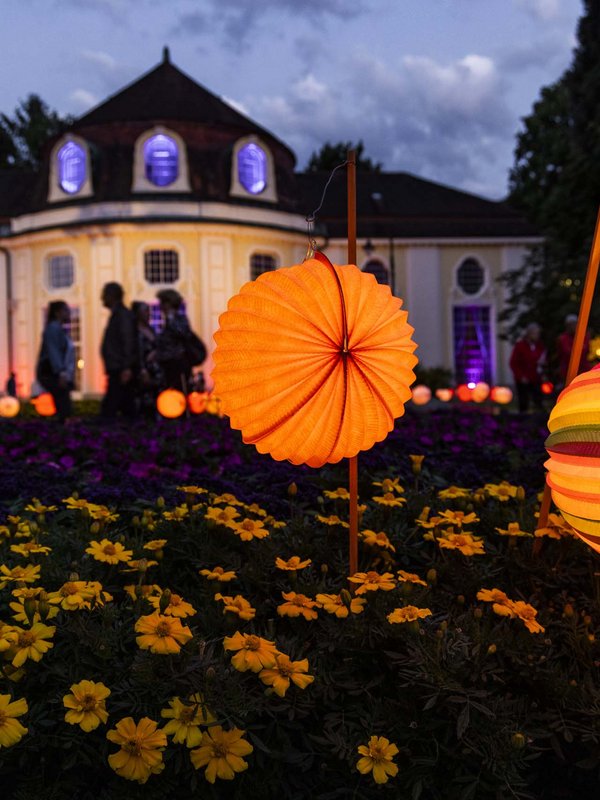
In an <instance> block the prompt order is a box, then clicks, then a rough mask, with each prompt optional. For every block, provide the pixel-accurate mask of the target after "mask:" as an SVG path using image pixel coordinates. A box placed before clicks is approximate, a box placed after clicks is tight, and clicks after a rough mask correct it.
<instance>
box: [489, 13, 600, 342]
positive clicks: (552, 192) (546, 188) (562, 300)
mask: <svg viewBox="0 0 600 800" xmlns="http://www.w3.org/2000/svg"><path fill="white" fill-rule="evenodd" d="M577 41H578V43H577V47H576V49H575V51H574V54H573V61H572V64H571V66H570V67H569V69H568V70H567V71H566V72H565V73H564V74H563V75H562V77H561V78H560V79H559V80H558V81H557V82H556V83H554V84H552V85H551V86H547V87H545V88H543V89H542V91H541V94H540V98H539V100H538V101H537V102H536V103H535V105H534V107H533V110H532V113H531V114H530V115H529V116H528V117H526V118H525V119H524V120H523V129H522V130H521V131H520V133H519V134H518V136H517V143H516V148H515V160H514V165H513V168H512V170H511V173H510V192H511V194H510V199H511V202H512V204H513V205H514V206H515V207H516V208H518V209H519V210H520V211H522V212H523V213H524V214H525V216H526V217H527V218H528V219H529V220H530V221H531V222H533V223H534V224H535V225H536V227H537V228H538V230H539V232H540V235H541V236H543V237H544V239H545V244H544V245H543V246H539V247H536V248H534V249H533V250H532V251H531V253H530V254H529V257H528V259H527V260H526V262H525V264H524V266H523V267H522V268H521V269H519V270H513V271H512V272H509V273H507V274H506V275H505V277H504V278H503V280H504V282H505V284H506V287H507V290H508V303H507V307H506V309H505V311H504V312H503V313H502V314H501V316H500V321H501V322H503V323H505V335H506V336H508V337H510V338H514V337H515V335H516V334H517V332H518V331H519V330H521V329H522V327H523V326H524V325H525V324H526V323H527V322H529V321H532V320H536V321H538V322H540V323H541V324H542V326H543V328H544V330H545V334H546V338H547V341H548V344H550V345H551V346H552V345H553V343H554V341H555V338H556V335H557V334H558V332H559V331H560V330H561V329H562V327H563V322H564V317H565V315H566V314H568V313H577V311H578V309H579V303H580V298H581V290H582V288H583V282H584V278H585V271H586V266H587V262H588V257H589V251H590V246H591V238H592V235H593V231H594V226H595V221H596V214H597V211H598V205H599V202H600V0H584V15H583V17H582V18H581V19H580V21H579V25H578V31H577ZM596 305H597V304H596ZM591 324H592V326H593V327H594V328H597V327H598V326H599V325H600V310H598V309H597V308H596V309H594V308H593V309H592V319H591Z"/></svg>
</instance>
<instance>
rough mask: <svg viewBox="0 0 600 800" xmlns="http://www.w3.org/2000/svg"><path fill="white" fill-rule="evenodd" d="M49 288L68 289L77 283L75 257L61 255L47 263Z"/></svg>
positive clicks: (51, 257)
mask: <svg viewBox="0 0 600 800" xmlns="http://www.w3.org/2000/svg"><path fill="white" fill-rule="evenodd" d="M46 267H47V279H48V288H50V289H67V288H68V287H69V286H72V285H73V283H74V282H75V263H74V261H73V256H71V255H67V254H61V255H56V256H50V257H49V258H48V260H47V261H46Z"/></svg>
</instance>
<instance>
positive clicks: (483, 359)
mask: <svg viewBox="0 0 600 800" xmlns="http://www.w3.org/2000/svg"><path fill="white" fill-rule="evenodd" d="M454 372H455V375H456V380H457V382H458V383H477V382H478V381H487V382H488V383H489V382H491V380H492V351H491V330H490V307H489V306H454Z"/></svg>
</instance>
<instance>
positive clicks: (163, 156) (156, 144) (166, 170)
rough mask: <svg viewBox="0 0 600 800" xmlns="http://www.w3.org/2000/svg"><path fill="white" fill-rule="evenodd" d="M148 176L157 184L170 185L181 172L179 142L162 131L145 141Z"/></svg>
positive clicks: (145, 161)
mask: <svg viewBox="0 0 600 800" xmlns="http://www.w3.org/2000/svg"><path fill="white" fill-rule="evenodd" d="M144 164H145V168H146V177H147V178H148V180H149V181H151V182H152V183H153V184H154V185H155V186H169V184H171V183H173V181H175V180H176V179H177V175H178V174H179V153H178V151H177V144H176V143H175V141H174V140H173V139H171V137H170V136H165V135H164V134H162V133H158V134H156V136H151V137H150V138H149V139H148V140H147V141H146V142H145V143H144Z"/></svg>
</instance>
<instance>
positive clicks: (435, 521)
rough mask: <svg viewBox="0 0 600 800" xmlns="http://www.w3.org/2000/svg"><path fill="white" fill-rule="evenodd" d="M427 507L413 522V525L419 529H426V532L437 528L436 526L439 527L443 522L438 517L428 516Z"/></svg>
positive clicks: (428, 510) (428, 509)
mask: <svg viewBox="0 0 600 800" xmlns="http://www.w3.org/2000/svg"><path fill="white" fill-rule="evenodd" d="M430 510H431V509H430V508H429V506H425V508H424V509H423V511H421V513H420V514H419V516H418V517H417V519H416V520H415V524H416V525H418V526H419V528H426V529H427V530H431V529H432V528H437V527H438V525H441V524H442V522H444V520H443V519H442V518H441V517H438V516H433V517H430V516H429V512H430Z"/></svg>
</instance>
